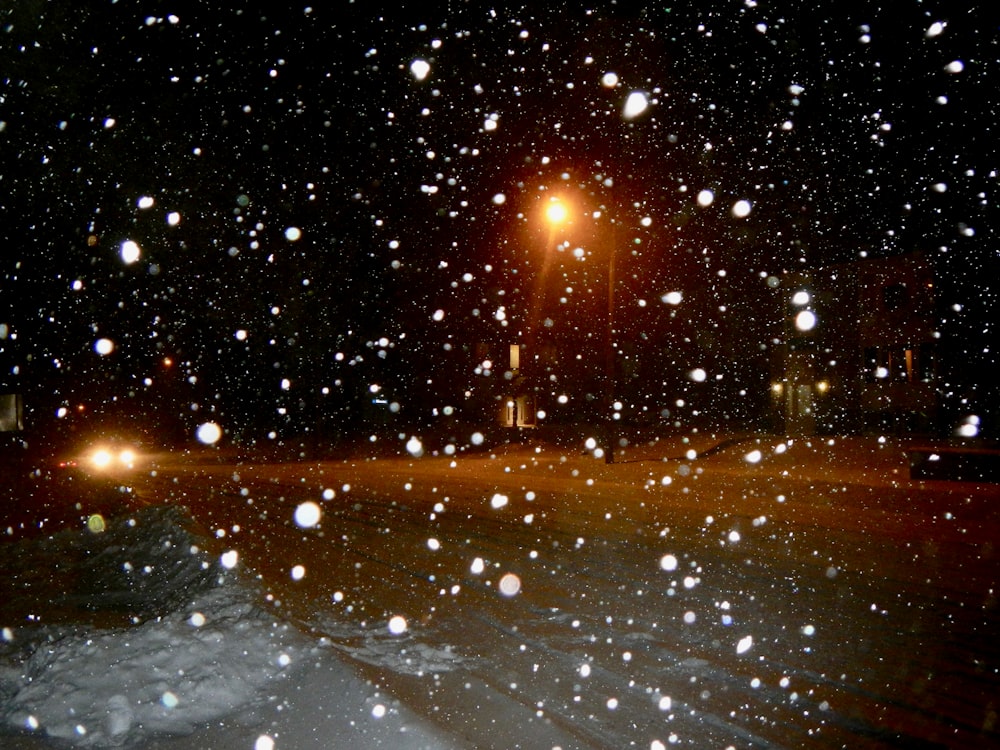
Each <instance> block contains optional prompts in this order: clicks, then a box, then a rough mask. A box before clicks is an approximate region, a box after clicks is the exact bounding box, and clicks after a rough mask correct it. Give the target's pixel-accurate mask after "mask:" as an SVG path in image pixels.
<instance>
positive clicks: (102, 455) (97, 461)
mask: <svg viewBox="0 0 1000 750" xmlns="http://www.w3.org/2000/svg"><path fill="white" fill-rule="evenodd" d="M114 460H115V457H114V456H113V455H112V453H111V451H109V450H108V449H106V448H98V449H97V450H95V451H94V452H93V453H91V454H90V463H92V464H93V465H94V467H95V468H98V469H106V468H108V466H110V465H111V462H112V461H114Z"/></svg>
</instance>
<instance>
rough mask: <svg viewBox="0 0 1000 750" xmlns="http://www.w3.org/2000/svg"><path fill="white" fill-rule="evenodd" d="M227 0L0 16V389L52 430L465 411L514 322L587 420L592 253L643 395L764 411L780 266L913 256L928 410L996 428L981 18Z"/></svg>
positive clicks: (737, 412) (824, 6)
mask: <svg viewBox="0 0 1000 750" xmlns="http://www.w3.org/2000/svg"><path fill="white" fill-rule="evenodd" d="M212 5H214V4H211V3H194V2H181V3H171V2H131V1H129V2H126V1H125V0H119V1H118V2H112V1H111V0H103V1H100V2H88V3H83V4H80V3H70V2H63V1H62V0H53V1H52V2H43V1H42V0H37V1H36V0H30V1H28V0H17V1H16V2H15V1H14V0H11V1H9V2H3V3H2V4H0V218H2V222H0V233H2V235H3V240H4V242H3V244H4V250H3V253H2V257H0V365H2V368H0V391H11V390H16V391H21V392H23V393H24V394H25V399H26V405H27V408H28V410H29V416H30V418H31V419H32V420H34V421H35V422H36V423H44V422H47V421H49V420H53V419H54V423H55V425H56V430H57V431H59V430H61V431H63V432H66V431H72V430H74V429H77V427H76V426H75V425H77V424H78V423H80V420H82V419H84V417H82V416H80V415H81V413H82V414H84V415H85V416H86V418H87V419H95V420H99V419H100V418H104V417H107V418H111V417H113V418H115V419H122V418H126V417H127V418H130V419H132V420H133V421H135V422H137V423H141V424H143V425H145V426H146V427H148V428H150V429H155V430H159V431H160V432H161V433H163V434H169V435H172V436H174V437H177V438H178V439H182V438H183V437H184V436H185V435H190V433H191V430H192V429H193V427H194V426H195V425H197V424H199V423H201V422H204V421H206V420H212V421H216V422H219V423H220V424H222V425H223V426H224V427H225V428H226V429H227V430H229V431H230V434H231V435H232V436H233V437H234V438H235V437H248V438H256V437H258V436H260V435H264V434H267V433H268V432H273V433H274V434H289V435H291V434H298V433H301V432H302V431H303V430H312V431H319V432H321V433H322V432H335V431H337V430H340V429H343V427H344V425H367V424H369V423H370V422H371V420H373V419H386V418H388V417H386V416H385V415H384V414H382V412H381V411H379V409H378V408H375V407H373V405H372V404H371V401H372V398H373V396H378V397H380V398H381V397H385V398H386V399H387V400H388V401H389V402H390V403H391V404H393V403H394V404H397V405H398V409H399V411H398V413H397V414H393V415H392V417H391V418H393V419H399V420H402V421H403V422H406V423H407V424H416V425H419V424H430V423H433V422H434V420H436V419H439V418H441V417H442V416H447V415H448V413H449V412H451V411H452V410H454V413H455V414H457V415H459V416H461V417H463V418H465V419H468V420H474V419H476V418H479V417H477V416H476V415H477V413H478V412H477V409H482V408H483V405H484V404H487V403H488V401H489V398H492V395H495V394H496V393H497V392H498V391H497V386H496V383H497V381H498V380H499V379H500V378H502V377H503V374H502V372H501V370H502V366H500V364H498V369H497V371H496V372H493V373H492V374H490V375H487V374H485V373H484V371H483V367H482V362H481V361H480V359H479V357H478V350H479V349H480V348H481V346H477V345H480V344H481V342H484V344H483V345H485V346H486V349H484V350H483V351H489V352H490V355H491V356H495V353H496V351H502V349H503V346H504V345H506V344H509V343H518V342H521V341H524V340H525V337H526V336H534V337H535V338H536V339H537V340H538V342H539V345H540V346H541V344H542V343H543V340H546V341H549V342H552V343H553V345H560V346H564V347H568V348H569V349H572V350H573V351H576V352H578V353H579V354H580V355H581V356H580V357H579V358H578V359H576V360H574V361H576V362H578V363H579V364H576V365H574V364H572V363H571V362H569V361H567V362H564V363H562V367H561V370H560V372H559V378H555V380H552V381H551V382H552V385H551V390H550V391H549V392H547V394H546V395H548V396H551V397H553V398H554V397H555V396H557V395H559V394H561V393H572V394H573V396H574V399H572V400H571V402H570V405H569V406H568V407H567V408H566V410H565V411H564V412H562V413H560V414H556V413H553V418H563V419H572V418H573V417H574V415H576V416H581V415H585V414H586V403H587V396H588V394H589V391H588V388H590V384H591V382H594V383H596V382H597V380H596V379H595V378H596V377H597V376H596V375H595V374H594V373H593V372H591V371H590V370H588V366H590V365H593V363H594V362H595V361H597V360H599V359H600V355H599V347H600V340H599V337H600V335H601V333H600V325H601V322H600V321H601V314H602V309H603V308H602V304H603V302H602V300H603V297H602V294H603V292H602V289H603V286H602V285H603V284H605V283H606V282H605V279H606V276H605V274H606V268H607V260H606V258H607V255H606V254H607V252H608V250H607V248H609V247H614V248H616V250H615V252H616V274H617V278H618V281H619V285H618V287H617V298H616V302H617V305H618V307H617V312H616V318H617V322H618V326H617V329H618V330H617V337H618V340H617V346H618V350H619V353H620V356H621V362H620V363H619V366H620V367H621V368H622V371H623V373H624V374H625V376H628V377H630V378H631V382H632V385H631V390H630V391H628V393H629V398H631V399H632V401H640V400H641V401H643V402H644V403H648V404H649V405H650V406H651V407H652V408H653V409H654V411H658V410H659V408H660V406H661V405H662V404H668V405H670V406H671V408H672V409H674V410H675V411H677V407H676V399H677V394H678V393H679V392H681V391H683V392H684V394H685V398H686V399H687V401H686V408H687V409H690V410H691V412H698V413H701V414H705V413H711V412H712V411H713V410H716V411H719V410H723V409H725V410H728V411H731V412H732V417H733V418H734V419H736V420H741V419H742V420H744V421H746V422H750V423H752V421H753V419H754V418H755V417H756V415H758V414H759V411H760V409H759V404H760V402H761V400H762V399H763V398H764V394H765V391H764V390H763V389H764V388H766V381H767V372H766V370H767V366H768V361H769V356H770V353H769V348H770V347H771V346H772V344H773V340H774V337H775V335H776V334H775V332H776V331H779V330H780V317H779V315H778V311H780V305H779V304H776V302H777V297H776V294H777V292H776V291H775V290H774V289H773V288H772V287H771V286H769V285H768V283H767V280H768V279H769V278H780V277H781V275H782V274H783V273H785V272H789V271H797V270H803V269H807V268H814V267H820V266H824V265H828V264H831V263H840V262H845V261H851V260H858V259H862V258H878V257H886V256H893V255H897V254H902V253H908V252H912V251H917V250H919V251H922V252H924V253H925V254H926V255H927V257H928V258H929V259H930V261H931V263H932V265H933V267H934V270H935V273H936V276H937V279H938V284H937V292H938V299H937V302H938V307H939V317H940V321H939V330H940V332H941V341H942V354H943V360H944V362H943V365H944V366H943V368H942V371H941V383H940V389H941V396H942V399H943V401H944V402H945V403H946V404H947V405H949V408H950V409H951V410H952V412H954V414H955V415H956V416H959V415H961V414H963V413H976V414H981V415H982V416H983V419H984V420H985V423H986V424H989V422H990V420H991V419H994V420H995V408H996V404H997V400H998V399H997V386H996V383H997V382H998V380H1000V369H998V367H997V362H996V358H997V334H996V320H997V318H998V312H1000V311H998V303H997V279H998V271H1000V267H998V266H1000V264H998V250H997V248H998V247H1000V245H998V244H997V236H996V229H995V222H996V217H997V211H996V200H997V197H996V189H997V181H998V170H1000V159H998V148H997V142H998V140H1000V134H998V133H997V129H996V121H997V117H998V114H1000V103H998V98H1000V97H998V91H1000V86H998V80H1000V79H998V73H1000V44H998V39H1000V31H998V26H997V21H996V18H995V16H994V15H993V14H992V13H991V12H990V11H988V10H986V9H985V8H986V6H987V5H988V4H987V3H977V4H974V5H975V6H976V9H973V10H968V11H967V10H965V9H964V6H965V5H967V4H964V3H955V2H919V1H917V0H913V1H912V2H906V3H895V4H892V10H891V11H890V10H888V9H887V6H886V5H885V4H879V3H871V4H867V5H866V4H863V3H819V4H816V3H811V4H810V3H800V2H797V1H795V2H791V1H787V2H766V1H764V0H761V1H760V2H753V1H752V0H745V1H742V2H741V1H723V0H710V1H709V2H697V3H693V2H692V3H676V4H674V5H670V4H668V3H659V4H650V6H649V8H648V9H647V10H646V11H644V12H636V13H626V12H624V11H622V10H619V9H618V7H617V5H616V4H613V3H596V4H592V5H590V6H584V7H580V8H577V7H574V6H572V5H571V4H562V3H537V4H525V5H522V6H520V7H515V8H514V9H509V8H505V7H500V4H495V5H489V4H483V3H468V2H458V1H456V2H452V3H450V4H448V6H447V7H440V6H438V5H435V4H420V6H421V8H420V10H408V11H398V10H384V11H382V10H379V8H378V4H377V3H370V2H357V3H345V2H340V1H339V0H338V2H323V3H316V4H315V6H309V5H306V4H284V3H269V4H264V5H265V6H266V7H267V8H268V10H266V11H261V10H259V9H258V7H257V6H258V5H259V4H256V3H251V4H247V7H246V8H244V9H239V8H236V9H212V7H211V6H212ZM237 5H239V4H237ZM536 5H537V6H538V7H535V6H536ZM880 5H881V8H882V9H881V10H880V9H879V7H880ZM417 61H422V62H425V63H426V64H427V71H428V72H427V74H426V76H425V77H421V75H420V69H419V65H417V66H414V63H415V62H417ZM609 72H613V73H615V74H616V75H617V83H616V85H614V86H609V85H606V84H607V82H606V79H605V74H606V73H609ZM633 91H635V92H641V93H642V94H643V95H645V97H646V101H647V102H648V109H646V111H644V112H642V113H641V114H639V115H638V116H636V117H635V118H632V119H628V118H626V117H625V116H624V115H623V105H624V103H625V101H626V99H627V97H628V95H629V94H630V93H631V92H633ZM703 191H710V193H704V192H703ZM556 195H559V196H561V197H563V198H564V199H565V200H567V201H568V202H570V203H571V205H572V206H573V207H574V209H575V213H574V214H573V218H572V221H571V223H569V224H567V225H566V226H564V227H560V228H559V229H558V230H552V229H550V228H548V227H546V226H545V225H544V222H543V221H542V219H541V209H542V207H543V206H544V205H545V204H546V202H547V201H548V200H549V199H550V198H551V197H553V196H556ZM707 195H710V196H711V198H712V200H711V202H710V203H708V202H707V200H704V199H703V200H702V201H699V196H707ZM739 201H747V202H748V203H749V206H750V211H749V214H747V215H746V216H738V215H735V214H734V207H735V206H736V205H737V203H738V202H739ZM129 241H131V242H133V243H135V244H136V245H137V246H138V257H137V258H132V257H127V256H128V253H127V252H125V253H123V243H127V242H129ZM125 247H126V248H129V247H132V246H131V245H125ZM575 250H579V251H580V252H579V257H577V256H576V255H574V251H575ZM670 292H680V293H681V295H682V298H683V302H682V303H681V304H678V305H673V304H669V303H667V302H666V301H664V298H665V295H667V294H668V293H670ZM101 339H108V340H110V342H112V344H113V350H112V351H111V352H110V353H107V354H101V353H99V352H98V351H97V349H96V348H95V346H96V342H98V341H99V340H101ZM490 347H493V350H492V351H491V350H490ZM644 347H647V348H652V349H655V350H656V351H658V352H660V353H661V356H660V357H659V359H658V360H657V362H658V366H657V368H656V370H655V371H648V370H646V369H644V368H643V364H642V361H643V360H642V355H641V351H642V350H643V348H644ZM664 353H667V354H664ZM629 362H632V363H633V364H631V365H630V364H629ZM636 362H638V363H639V364H635V363H636ZM574 368H576V370H574ZM692 368H703V369H704V370H705V371H706V372H707V373H708V374H709V381H710V382H721V383H723V384H724V385H725V387H724V388H722V390H721V391H715V392H712V391H708V390H705V391H704V392H699V391H698V390H697V389H694V390H691V388H690V383H686V382H685V378H684V374H685V373H688V372H690V371H691V369H692ZM592 369H593V368H592V367H591V370H592ZM716 376H718V377H716ZM560 378H561V380H560ZM546 387H547V388H548V387H549V386H546ZM685 389H687V390H685ZM491 394H492V395H491ZM734 397H735V399H734ZM80 407H83V411H82V412H81V411H80ZM60 408H64V409H67V410H68V411H67V416H63V417H60V418H55V415H57V414H58V413H59V412H58V410H59V409H60ZM394 408H395V407H394ZM574 409H576V410H577V411H576V412H574V411H573V410H574ZM991 415H992V416H991ZM673 416H674V417H676V418H678V419H681V420H685V419H688V418H689V417H691V418H693V417H692V415H691V413H689V412H683V413H678V414H674V415H673ZM727 416H728V414H727Z"/></svg>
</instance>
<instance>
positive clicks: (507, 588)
mask: <svg viewBox="0 0 1000 750" xmlns="http://www.w3.org/2000/svg"><path fill="white" fill-rule="evenodd" d="M497 588H498V589H499V590H500V593H501V594H503V595H504V596H514V595H515V594H517V593H518V592H519V591H520V590H521V579H520V578H519V577H518V576H517V575H515V574H514V573H505V574H504V575H503V576H502V577H501V578H500V582H499V583H498V584H497Z"/></svg>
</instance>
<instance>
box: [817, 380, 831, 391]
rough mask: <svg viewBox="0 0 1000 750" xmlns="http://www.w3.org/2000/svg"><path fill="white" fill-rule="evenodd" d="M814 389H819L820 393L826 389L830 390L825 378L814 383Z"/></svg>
mask: <svg viewBox="0 0 1000 750" xmlns="http://www.w3.org/2000/svg"><path fill="white" fill-rule="evenodd" d="M816 390H817V391H819V392H820V393H826V392H827V391H828V390H830V384H829V383H828V382H827V381H825V380H821V381H819V382H818V383H816Z"/></svg>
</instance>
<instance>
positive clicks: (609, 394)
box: [545, 197, 618, 464]
mask: <svg viewBox="0 0 1000 750" xmlns="http://www.w3.org/2000/svg"><path fill="white" fill-rule="evenodd" d="M545 219H546V221H547V222H548V223H549V227H550V229H551V230H552V231H555V228H556V227H557V226H559V225H562V224H565V223H566V222H567V221H568V220H569V219H570V210H569V206H568V205H567V204H566V203H565V202H564V201H563V200H562V199H560V198H558V197H554V198H551V199H550V200H549V203H548V205H547V206H546V207H545ZM617 234H618V232H617V224H616V222H615V220H614V218H613V217H612V222H611V243H610V245H611V246H610V247H609V248H608V252H607V256H608V258H607V259H608V273H607V276H608V290H607V306H608V307H607V315H606V317H605V323H606V327H605V334H604V388H605V400H606V404H605V415H604V420H602V428H603V431H604V433H605V434H604V438H603V440H602V443H603V448H604V460H605V462H606V463H609V464H610V463H614V460H615V448H614V438H613V433H614V428H613V423H614V418H615V385H616V378H615V340H614V335H615V256H616V255H617V250H618V236H617Z"/></svg>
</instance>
